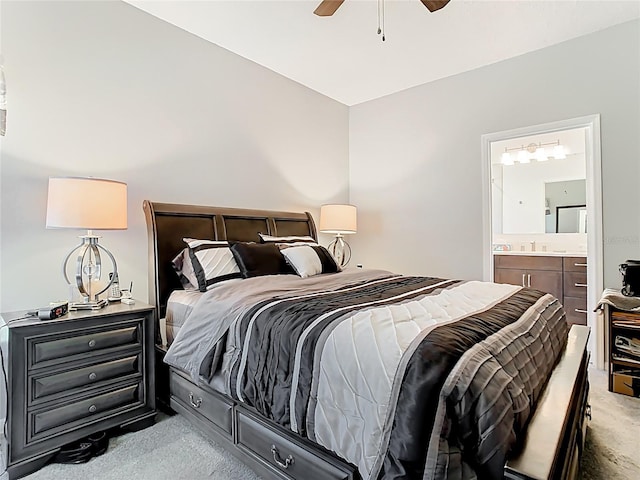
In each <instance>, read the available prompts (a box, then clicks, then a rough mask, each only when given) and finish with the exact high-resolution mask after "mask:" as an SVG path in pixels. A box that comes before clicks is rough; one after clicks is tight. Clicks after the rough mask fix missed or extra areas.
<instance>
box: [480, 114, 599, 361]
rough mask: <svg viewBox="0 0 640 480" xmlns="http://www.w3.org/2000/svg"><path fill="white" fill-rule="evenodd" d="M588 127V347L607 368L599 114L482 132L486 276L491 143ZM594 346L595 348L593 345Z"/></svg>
mask: <svg viewBox="0 0 640 480" xmlns="http://www.w3.org/2000/svg"><path fill="white" fill-rule="evenodd" d="M572 128H585V129H586V151H585V157H586V166H587V225H588V226H589V228H588V232H587V255H588V257H587V258H588V262H587V265H588V266H587V283H588V285H589V286H588V288H587V311H588V312H589V313H588V314H587V325H588V326H589V327H591V333H592V334H591V336H590V338H589V349H590V350H591V351H595V352H596V366H597V367H598V368H600V369H604V366H605V363H604V362H605V358H604V357H605V350H604V347H605V345H604V339H605V329H604V322H603V320H602V315H599V316H596V315H595V313H594V312H593V309H594V308H595V306H596V304H597V302H598V299H599V298H600V295H601V293H602V290H603V286H604V265H603V245H602V159H601V151H600V115H599V114H595V115H587V116H585V117H578V118H571V119H568V120H561V121H558V122H551V123H544V124H541V125H532V126H529V127H522V128H516V129H513V130H506V131H503V132H496V133H488V134H486V135H482V236H483V243H482V248H483V250H482V251H483V256H482V257H483V258H482V261H483V263H482V266H483V278H484V280H486V281H493V252H492V246H491V235H492V232H491V225H492V222H491V142H497V141H501V140H509V139H512V138H517V137H525V136H530V135H537V134H541V133H551V132H557V131H559V130H570V129H572ZM594 347H595V348H594Z"/></svg>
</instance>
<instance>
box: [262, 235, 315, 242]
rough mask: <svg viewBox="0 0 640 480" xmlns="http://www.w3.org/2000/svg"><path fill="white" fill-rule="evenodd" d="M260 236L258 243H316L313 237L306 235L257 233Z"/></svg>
mask: <svg viewBox="0 0 640 480" xmlns="http://www.w3.org/2000/svg"><path fill="white" fill-rule="evenodd" d="M258 235H259V236H260V243H313V244H314V245H317V244H318V242H317V241H316V239H315V238H313V237H310V236H308V235H289V236H287V237H275V236H273V235H267V234H264V233H258Z"/></svg>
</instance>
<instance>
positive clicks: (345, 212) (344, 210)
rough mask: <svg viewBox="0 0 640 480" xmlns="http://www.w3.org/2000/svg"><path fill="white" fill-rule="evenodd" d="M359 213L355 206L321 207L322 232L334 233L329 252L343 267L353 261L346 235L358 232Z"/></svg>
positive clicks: (328, 248)
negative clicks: (345, 239) (345, 238)
mask: <svg viewBox="0 0 640 480" xmlns="http://www.w3.org/2000/svg"><path fill="white" fill-rule="evenodd" d="M357 230H358V229H357V212H356V207H355V206H354V205H338V204H331V205H322V206H321V207H320V231H321V232H322V233H334V234H335V239H334V240H333V241H332V242H331V243H330V244H329V246H328V247H327V250H329V252H331V254H332V255H333V258H335V259H336V262H338V264H339V265H340V266H341V267H344V266H345V265H346V264H347V263H349V260H351V247H350V246H349V244H348V243H347V242H345V241H344V235H350V234H352V233H356V231H357Z"/></svg>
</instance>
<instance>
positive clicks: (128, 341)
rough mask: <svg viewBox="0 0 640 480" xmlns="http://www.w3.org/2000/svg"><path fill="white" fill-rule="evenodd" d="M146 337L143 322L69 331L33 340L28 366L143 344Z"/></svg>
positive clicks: (28, 352)
mask: <svg viewBox="0 0 640 480" xmlns="http://www.w3.org/2000/svg"><path fill="white" fill-rule="evenodd" d="M141 339H142V334H141V330H140V324H139V322H136V323H135V324H133V325H131V326H126V327H122V328H116V329H108V330H106V329H95V330H93V331H91V330H89V329H83V330H75V331H69V332H65V334H63V335H60V336H57V338H55V339H52V338H51V337H49V336H48V337H44V338H37V337H36V338H31V339H29V344H30V345H29V348H28V349H27V355H28V360H29V362H28V365H29V366H30V367H37V366H39V365H40V364H42V363H45V362H47V361H50V360H56V359H61V358H65V357H70V356H72V355H78V354H87V353H93V352H99V351H100V350H105V349H108V348H113V347H120V346H127V345H140V344H141Z"/></svg>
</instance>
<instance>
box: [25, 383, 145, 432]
mask: <svg viewBox="0 0 640 480" xmlns="http://www.w3.org/2000/svg"><path fill="white" fill-rule="evenodd" d="M141 389H142V388H141V385H140V384H138V383H136V384H135V385H129V386H127V387H124V388H118V389H114V390H112V391H107V392H105V393H101V394H97V395H93V396H91V397H89V398H85V399H84V400H79V401H75V402H66V403H64V404H63V405H61V406H59V407H57V408H47V409H43V410H35V411H32V412H30V413H29V422H28V423H29V429H28V432H29V437H30V438H29V439H28V442H32V441H34V440H37V439H39V438H42V437H46V436H48V435H50V434H58V433H60V432H61V431H64V430H67V429H71V428H73V427H75V423H74V422H77V421H82V422H87V421H91V420H93V419H96V420H97V419H100V418H102V417H104V416H106V415H109V414H111V413H112V412H113V411H115V410H119V409H123V408H125V407H134V406H136V405H140V404H142V398H141V397H142V395H141Z"/></svg>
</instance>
